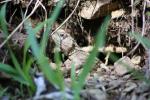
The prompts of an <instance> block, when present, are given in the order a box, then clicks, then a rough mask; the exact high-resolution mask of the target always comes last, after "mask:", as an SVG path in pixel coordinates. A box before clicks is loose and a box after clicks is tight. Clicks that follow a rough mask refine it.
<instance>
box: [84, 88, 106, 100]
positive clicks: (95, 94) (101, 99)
mask: <svg viewBox="0 0 150 100" xmlns="http://www.w3.org/2000/svg"><path fill="white" fill-rule="evenodd" d="M81 96H82V97H84V100H108V99H107V94H106V92H105V91H102V90H100V89H86V90H83V91H82V92H81ZM88 98H90V99H88Z"/></svg>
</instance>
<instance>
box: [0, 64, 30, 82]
mask: <svg viewBox="0 0 150 100" xmlns="http://www.w3.org/2000/svg"><path fill="white" fill-rule="evenodd" d="M0 71H1V72H4V73H5V74H7V75H9V76H10V77H12V78H13V79H14V80H16V81H18V82H21V83H23V84H26V85H28V82H27V81H25V80H24V79H23V78H22V76H20V75H19V74H18V72H17V71H16V70H15V69H14V68H13V67H12V66H10V65H6V64H2V63H0Z"/></svg>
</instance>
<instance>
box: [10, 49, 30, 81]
mask: <svg viewBox="0 0 150 100" xmlns="http://www.w3.org/2000/svg"><path fill="white" fill-rule="evenodd" d="M9 51H10V56H11V58H12V62H13V64H14V66H15V68H16V71H17V73H18V74H19V75H20V76H21V77H22V78H23V80H26V81H27V77H26V76H25V74H24V72H23V71H22V69H21V66H20V64H19V62H18V61H17V58H16V57H15V55H14V54H13V52H12V51H11V49H10V48H9ZM26 83H28V82H26Z"/></svg>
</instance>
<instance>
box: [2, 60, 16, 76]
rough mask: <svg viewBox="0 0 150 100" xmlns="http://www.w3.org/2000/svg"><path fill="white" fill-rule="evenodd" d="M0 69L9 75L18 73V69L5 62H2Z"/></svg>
mask: <svg viewBox="0 0 150 100" xmlns="http://www.w3.org/2000/svg"><path fill="white" fill-rule="evenodd" d="M0 71H2V72H5V73H6V74H9V75H13V74H17V71H16V70H15V69H14V68H13V67H12V66H10V65H6V64H3V63H0Z"/></svg>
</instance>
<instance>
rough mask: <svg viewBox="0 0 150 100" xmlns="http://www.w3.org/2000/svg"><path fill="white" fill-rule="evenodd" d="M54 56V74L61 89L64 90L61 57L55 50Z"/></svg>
mask: <svg viewBox="0 0 150 100" xmlns="http://www.w3.org/2000/svg"><path fill="white" fill-rule="evenodd" d="M54 58H55V63H56V65H57V68H56V74H57V76H58V81H59V86H60V88H61V90H64V77H63V73H62V72H61V58H60V53H59V52H58V51H57V50H56V52H55V55H54Z"/></svg>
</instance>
